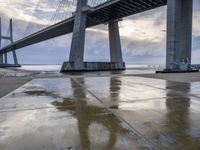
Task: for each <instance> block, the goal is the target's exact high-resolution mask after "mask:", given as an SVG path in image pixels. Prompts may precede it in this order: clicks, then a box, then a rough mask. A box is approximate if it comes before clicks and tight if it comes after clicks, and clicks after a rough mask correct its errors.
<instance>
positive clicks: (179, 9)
mask: <svg viewBox="0 0 200 150" xmlns="http://www.w3.org/2000/svg"><path fill="white" fill-rule="evenodd" d="M167 7H168V8H167V53H166V70H172V71H183V70H190V66H191V43H192V12H193V0H168V6H167Z"/></svg>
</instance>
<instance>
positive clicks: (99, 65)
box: [60, 62, 126, 72]
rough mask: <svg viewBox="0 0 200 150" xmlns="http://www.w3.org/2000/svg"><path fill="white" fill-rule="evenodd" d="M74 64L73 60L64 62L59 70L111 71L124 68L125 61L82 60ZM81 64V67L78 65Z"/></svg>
mask: <svg viewBox="0 0 200 150" xmlns="http://www.w3.org/2000/svg"><path fill="white" fill-rule="evenodd" d="M78 66H79V67H77V66H76V64H75V63H74V62H64V63H63V66H62V68H61V71H60V72H83V71H112V70H125V69H126V67H125V63H124V62H123V63H122V64H121V63H115V62H83V64H78ZM80 66H82V67H80Z"/></svg>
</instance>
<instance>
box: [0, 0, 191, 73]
mask: <svg viewBox="0 0 200 150" xmlns="http://www.w3.org/2000/svg"><path fill="white" fill-rule="evenodd" d="M164 5H167V7H168V9H167V59H166V60H167V61H166V69H167V70H175V71H179V70H181V71H182V70H187V71H189V70H190V69H191V67H190V64H191V39H192V12H193V10H192V7H193V0H187V1H185V0H107V1H106V2H105V3H102V4H100V5H98V6H95V7H91V6H89V5H88V1H87V0H78V1H77V7H76V12H75V13H74V15H73V16H72V17H70V18H68V19H66V20H64V21H61V22H59V23H57V24H54V25H52V26H50V27H47V28H45V29H43V30H41V31H39V32H36V33H34V34H32V35H29V36H27V37H25V38H23V39H21V40H19V41H16V42H13V43H11V44H10V45H8V46H6V47H4V48H2V49H1V50H0V56H1V57H0V59H1V61H0V63H2V64H3V63H4V61H3V57H2V56H3V55H5V54H6V53H8V52H11V51H12V52H13V51H15V50H17V49H20V48H23V47H26V46H29V45H32V44H36V43H39V42H42V41H45V40H48V39H51V38H55V37H58V36H62V35H65V34H68V33H72V32H73V36H72V44H71V50H70V57H69V61H67V62H64V63H63V67H62V69H61V71H62V72H65V71H87V70H116V69H117V70H121V69H122V70H123V69H125V63H124V62H123V59H122V52H121V43H120V35H119V27H118V21H119V20H120V19H121V18H123V17H127V16H130V15H134V14H137V13H141V12H144V11H147V10H151V9H154V8H157V7H161V6H164ZM99 24H108V27H109V42H110V57H111V58H110V60H111V62H105V63H104V62H101V63H99V62H93V63H92V62H84V43H85V30H86V28H89V27H93V26H96V25H99Z"/></svg>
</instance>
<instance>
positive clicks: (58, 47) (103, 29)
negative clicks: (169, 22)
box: [0, 0, 200, 64]
mask: <svg viewBox="0 0 200 150" xmlns="http://www.w3.org/2000/svg"><path fill="white" fill-rule="evenodd" d="M58 1H60V0H40V1H39V0H31V1H30V0H0V16H1V18H2V21H3V31H4V32H3V33H4V34H7V28H8V19H9V18H13V19H14V39H15V40H18V39H20V38H22V37H24V36H26V35H28V34H31V33H33V32H35V31H38V30H40V29H42V28H44V27H46V25H48V24H51V21H49V20H52V14H53V12H54V10H55V9H56V7H57V2H58ZM63 9H64V8H63ZM73 9H74V7H71V10H70V11H71V12H72V11H73ZM68 15H69V14H68ZM54 17H55V16H54ZM61 18H62V17H61ZM193 18H194V19H193V50H192V57H193V58H192V62H193V63H200V60H199V58H200V1H199V0H194V15H193ZM29 22H31V23H29ZM120 35H121V42H122V49H123V57H124V60H125V61H126V63H129V64H132V63H135V64H141V63H143V64H145V63H151V64H164V63H165V51H166V42H165V41H166V6H164V7H160V8H157V9H154V10H151V11H147V12H144V13H140V14H137V15H134V16H130V17H127V18H124V19H123V21H121V22H120ZM3 43H4V45H5V44H7V43H6V42H3ZM70 44H71V34H69V35H65V36H62V37H58V38H55V39H51V40H49V41H45V42H42V43H39V44H35V45H32V46H29V47H25V48H23V49H20V50H18V51H17V54H18V58H19V62H20V63H22V64H34V63H37V64H62V62H63V61H66V60H68V57H69V50H70ZM108 44H109V43H108V32H107V26H106V25H100V26H96V27H93V28H90V29H87V33H86V45H85V60H86V61H108V60H109V45H108Z"/></svg>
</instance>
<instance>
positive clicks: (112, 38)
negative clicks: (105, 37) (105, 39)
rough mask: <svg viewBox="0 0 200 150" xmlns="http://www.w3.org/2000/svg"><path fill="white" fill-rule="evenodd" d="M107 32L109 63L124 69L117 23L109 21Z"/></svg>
mask: <svg viewBox="0 0 200 150" xmlns="http://www.w3.org/2000/svg"><path fill="white" fill-rule="evenodd" d="M108 30H109V42H110V61H111V62H113V63H116V64H118V67H119V68H124V63H123V58H122V49H121V41H120V34H119V25H118V21H114V20H113V21H110V22H109V23H108Z"/></svg>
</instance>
